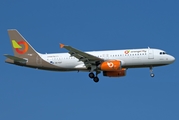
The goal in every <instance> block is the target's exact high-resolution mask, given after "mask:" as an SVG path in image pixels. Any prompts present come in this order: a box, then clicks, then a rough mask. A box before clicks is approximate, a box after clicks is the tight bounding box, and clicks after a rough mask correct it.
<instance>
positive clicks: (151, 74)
mask: <svg viewBox="0 0 179 120" xmlns="http://www.w3.org/2000/svg"><path fill="white" fill-rule="evenodd" d="M150 76H151V77H154V76H155V75H154V73H153V70H152V66H150Z"/></svg>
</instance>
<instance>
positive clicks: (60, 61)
mask: <svg viewBox="0 0 179 120" xmlns="http://www.w3.org/2000/svg"><path fill="white" fill-rule="evenodd" d="M86 53H89V54H91V55H94V56H96V57H99V58H103V59H104V60H120V61H121V62H122V67H123V68H137V67H155V66H162V65H167V64H170V63H172V62H174V60H175V58H174V57H173V56H171V55H169V54H166V52H165V51H163V50H160V49H151V48H147V49H146V48H144V49H126V50H108V51H90V52H86ZM39 55H40V56H41V58H42V59H43V60H45V61H46V62H48V63H51V64H53V65H55V66H58V67H59V68H63V70H64V69H66V70H86V69H87V68H86V66H85V65H84V63H83V62H82V61H79V60H78V59H76V58H75V57H73V56H70V54H69V53H54V54H39ZM66 70H65V71H66Z"/></svg>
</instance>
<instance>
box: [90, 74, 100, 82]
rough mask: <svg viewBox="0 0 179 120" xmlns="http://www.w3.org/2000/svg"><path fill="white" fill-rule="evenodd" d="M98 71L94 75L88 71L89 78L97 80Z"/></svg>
mask: <svg viewBox="0 0 179 120" xmlns="http://www.w3.org/2000/svg"><path fill="white" fill-rule="evenodd" d="M97 75H98V72H96V76H95V75H94V73H93V72H91V73H89V77H90V78H91V79H93V81H94V82H96V83H97V82H99V78H98V76H97Z"/></svg>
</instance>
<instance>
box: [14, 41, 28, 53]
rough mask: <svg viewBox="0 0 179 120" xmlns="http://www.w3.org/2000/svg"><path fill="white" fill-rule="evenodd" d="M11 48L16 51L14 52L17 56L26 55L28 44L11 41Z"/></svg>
mask: <svg viewBox="0 0 179 120" xmlns="http://www.w3.org/2000/svg"><path fill="white" fill-rule="evenodd" d="M22 45H23V46H24V47H23V46H22ZM12 46H13V48H14V49H15V50H16V52H17V53H19V54H24V53H26V52H27V50H28V48H29V46H28V44H27V43H26V42H25V41H23V40H22V41H19V42H16V41H15V40H12Z"/></svg>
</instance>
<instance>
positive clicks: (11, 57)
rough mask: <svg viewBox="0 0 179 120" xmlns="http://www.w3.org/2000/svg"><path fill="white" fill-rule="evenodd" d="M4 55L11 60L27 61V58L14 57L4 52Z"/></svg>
mask: <svg viewBox="0 0 179 120" xmlns="http://www.w3.org/2000/svg"><path fill="white" fill-rule="evenodd" d="M4 56H5V57H7V58H9V59H11V60H14V61H15V62H27V60H25V59H23V58H19V57H15V56H12V55H7V54H5V55H4Z"/></svg>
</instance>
